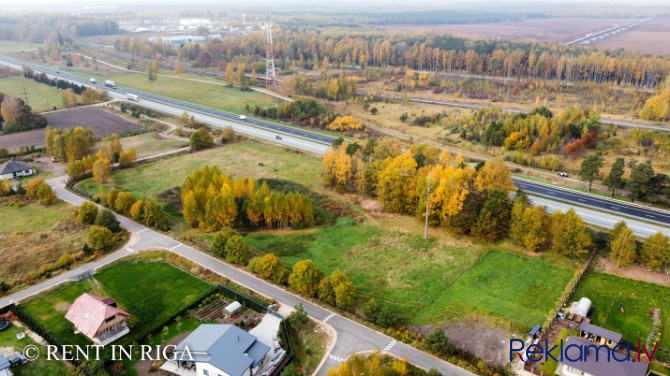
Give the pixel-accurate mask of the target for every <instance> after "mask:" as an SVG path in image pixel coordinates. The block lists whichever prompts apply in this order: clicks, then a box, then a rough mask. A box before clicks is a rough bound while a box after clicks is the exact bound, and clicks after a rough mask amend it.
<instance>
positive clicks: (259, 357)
mask: <svg viewBox="0 0 670 376" xmlns="http://www.w3.org/2000/svg"><path fill="white" fill-rule="evenodd" d="M269 351H270V347H269V346H267V345H265V344H263V343H262V342H261V341H259V340H257V339H256V337H254V336H253V335H251V334H249V333H247V332H245V331H244V330H242V329H240V328H238V327H237V326H234V325H221V324H202V325H200V326H199V327H198V328H197V329H196V330H194V331H193V332H192V333H191V334H189V336H188V337H186V338H185V339H184V340H183V341H181V342H180V343H179V344H178V345H177V347H176V349H175V350H174V358H175V359H177V361H176V362H165V364H164V365H163V367H161V368H162V369H163V370H165V371H168V372H171V373H174V374H177V375H193V371H195V372H196V374H197V375H204V376H219V375H228V376H251V375H252V371H253V370H255V369H257V367H259V366H261V365H262V363H263V360H264V359H265V356H266V355H267V353H268V352H269ZM253 374H254V375H255V374H256V372H253Z"/></svg>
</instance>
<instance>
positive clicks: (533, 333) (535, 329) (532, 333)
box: [528, 324, 542, 338]
mask: <svg viewBox="0 0 670 376" xmlns="http://www.w3.org/2000/svg"><path fill="white" fill-rule="evenodd" d="M540 329H542V325H540V324H536V325H535V326H534V327H533V329H531V330H530V332H528V335H529V336H531V337H532V338H535V337H536V336H537V333H539V332H540Z"/></svg>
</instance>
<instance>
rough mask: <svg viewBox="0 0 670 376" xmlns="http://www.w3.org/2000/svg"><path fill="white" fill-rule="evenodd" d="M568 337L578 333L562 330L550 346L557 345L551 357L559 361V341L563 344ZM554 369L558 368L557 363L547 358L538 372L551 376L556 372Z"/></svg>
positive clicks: (566, 329)
mask: <svg viewBox="0 0 670 376" xmlns="http://www.w3.org/2000/svg"><path fill="white" fill-rule="evenodd" d="M569 336H579V332H577V331H576V330H570V329H568V328H563V330H562V331H561V333H560V334H559V335H558V337H556V341H554V343H553V344H552V345H551V346H553V345H559V347H557V348H555V349H554V351H552V352H551V355H553V356H554V357H555V358H556V359H559V356H560V353H561V350H560V343H561V340H563V343H564V344H565V341H567V339H568V337H569ZM556 368H558V363H556V361H554V360H553V359H551V358H549V359H548V360H547V361H546V362H544V363H543V364H542V366H541V367H540V370H541V371H542V372H544V374H545V375H553V374H554V372H556Z"/></svg>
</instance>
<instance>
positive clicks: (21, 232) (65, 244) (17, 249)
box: [0, 197, 88, 284]
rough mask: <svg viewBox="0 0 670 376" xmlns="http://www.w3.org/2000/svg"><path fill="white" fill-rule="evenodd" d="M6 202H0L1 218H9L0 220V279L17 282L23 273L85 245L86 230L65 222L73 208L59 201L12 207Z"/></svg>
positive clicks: (70, 222) (4, 200) (83, 227)
mask: <svg viewBox="0 0 670 376" xmlns="http://www.w3.org/2000/svg"><path fill="white" fill-rule="evenodd" d="M10 198H11V197H10ZM8 199H9V198H5V199H3V200H2V201H0V218H3V219H5V218H11V219H12V220H11V221H6V220H2V221H0V244H2V246H1V247H0V276H1V277H0V280H2V281H4V282H6V283H8V284H15V283H20V282H21V279H22V278H23V276H24V275H25V274H26V273H29V272H32V271H35V270H37V269H39V267H40V265H42V264H46V263H53V262H55V261H56V260H58V258H59V257H60V256H61V255H62V254H64V253H70V254H71V253H77V252H79V251H80V250H81V249H82V247H83V246H84V243H85V242H86V234H87V232H88V228H87V227H85V226H82V225H79V224H77V223H74V222H72V221H71V220H69V219H68V217H69V216H70V215H72V214H71V212H74V210H75V208H74V207H73V206H71V205H69V204H66V203H63V202H59V203H56V204H54V205H51V206H46V207H45V206H42V205H41V204H38V203H31V204H27V205H23V206H21V207H13V206H10V205H8V201H9V200H8Z"/></svg>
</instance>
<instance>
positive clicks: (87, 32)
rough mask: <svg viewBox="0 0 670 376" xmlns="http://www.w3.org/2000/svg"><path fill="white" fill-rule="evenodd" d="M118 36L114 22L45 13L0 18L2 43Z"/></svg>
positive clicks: (117, 28) (116, 24)
mask: <svg viewBox="0 0 670 376" xmlns="http://www.w3.org/2000/svg"><path fill="white" fill-rule="evenodd" d="M118 33H119V24H118V23H117V22H115V21H112V20H106V19H102V18H87V17H77V16H72V15H65V14H47V13H41V14H40V13H30V14H29V15H22V16H4V17H2V18H0V39H2V40H22V41H27V42H31V43H42V42H44V40H45V39H48V38H58V39H60V40H61V42H62V41H63V39H65V38H67V36H77V37H84V36H94V35H113V34H118ZM54 35H55V36H54Z"/></svg>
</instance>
